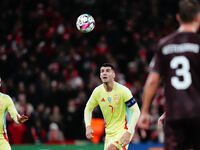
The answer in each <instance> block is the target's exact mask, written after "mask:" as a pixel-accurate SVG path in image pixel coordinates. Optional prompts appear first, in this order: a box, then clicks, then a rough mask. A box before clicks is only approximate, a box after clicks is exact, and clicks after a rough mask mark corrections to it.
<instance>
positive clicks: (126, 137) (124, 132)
mask: <svg viewBox="0 0 200 150" xmlns="http://www.w3.org/2000/svg"><path fill="white" fill-rule="evenodd" d="M100 78H101V81H102V83H103V84H101V85H99V86H98V87H96V88H95V89H94V91H93V92H92V95H91V96H90V98H89V100H88V102H87V104H86V107H85V110H84V120H85V128H86V137H87V138H88V139H91V138H92V137H93V135H92V133H93V130H92V128H91V118H92V111H93V109H94V108H95V107H96V106H97V105H99V107H100V109H101V111H102V114H103V117H104V120H105V123H106V125H105V126H106V127H105V128H106V130H105V132H106V137H105V144H104V150H127V149H128V145H129V143H130V141H131V138H132V136H133V133H134V129H135V126H136V124H137V122H138V119H139V116H140V109H139V107H138V105H137V103H136V101H135V99H134V98H133V96H132V93H131V91H130V90H129V89H128V88H127V87H125V86H123V85H121V84H119V83H117V82H115V81H114V78H115V71H114V67H113V66H112V65H111V64H109V63H105V64H103V65H102V66H101V68H100Z"/></svg>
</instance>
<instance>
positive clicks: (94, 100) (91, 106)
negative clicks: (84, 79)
mask: <svg viewBox="0 0 200 150" xmlns="http://www.w3.org/2000/svg"><path fill="white" fill-rule="evenodd" d="M97 105H98V102H97V92H96V89H95V90H94V91H93V92H92V94H91V96H90V98H89V100H88V102H87V104H86V106H87V107H88V109H89V110H90V111H92V110H93V109H94V108H95V107H96V106H97Z"/></svg>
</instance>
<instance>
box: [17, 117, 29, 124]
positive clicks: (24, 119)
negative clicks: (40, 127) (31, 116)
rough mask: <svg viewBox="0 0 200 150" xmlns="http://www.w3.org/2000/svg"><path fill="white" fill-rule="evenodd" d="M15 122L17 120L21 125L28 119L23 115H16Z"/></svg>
mask: <svg viewBox="0 0 200 150" xmlns="http://www.w3.org/2000/svg"><path fill="white" fill-rule="evenodd" d="M17 120H18V122H19V123H20V124H22V123H24V122H26V121H27V120H28V117H27V116H25V115H21V116H20V115H17Z"/></svg>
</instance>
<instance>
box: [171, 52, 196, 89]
mask: <svg viewBox="0 0 200 150" xmlns="http://www.w3.org/2000/svg"><path fill="white" fill-rule="evenodd" d="M179 65H181V68H178V66H179ZM170 67H171V68H172V69H175V76H172V77H171V85H172V86H173V87H174V88H175V89H177V90H185V89H187V88H188V87H189V86H190V85H191V83H192V77H191V73H190V72H189V70H190V62H189V60H188V59H187V57H185V56H176V57H174V58H173V59H172V60H171V62H170ZM180 76H182V77H183V80H180V78H179V77H180Z"/></svg>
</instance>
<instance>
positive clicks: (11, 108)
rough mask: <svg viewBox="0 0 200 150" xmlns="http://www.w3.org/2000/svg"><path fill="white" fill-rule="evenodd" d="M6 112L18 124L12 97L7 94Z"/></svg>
mask: <svg viewBox="0 0 200 150" xmlns="http://www.w3.org/2000/svg"><path fill="white" fill-rule="evenodd" d="M7 102H8V112H9V114H10V116H11V118H12V119H13V120H14V121H15V122H16V123H17V124H19V122H18V120H17V116H18V112H17V110H16V108H15V105H14V103H13V101H12V99H11V98H10V97H9V96H8V101H7Z"/></svg>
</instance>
